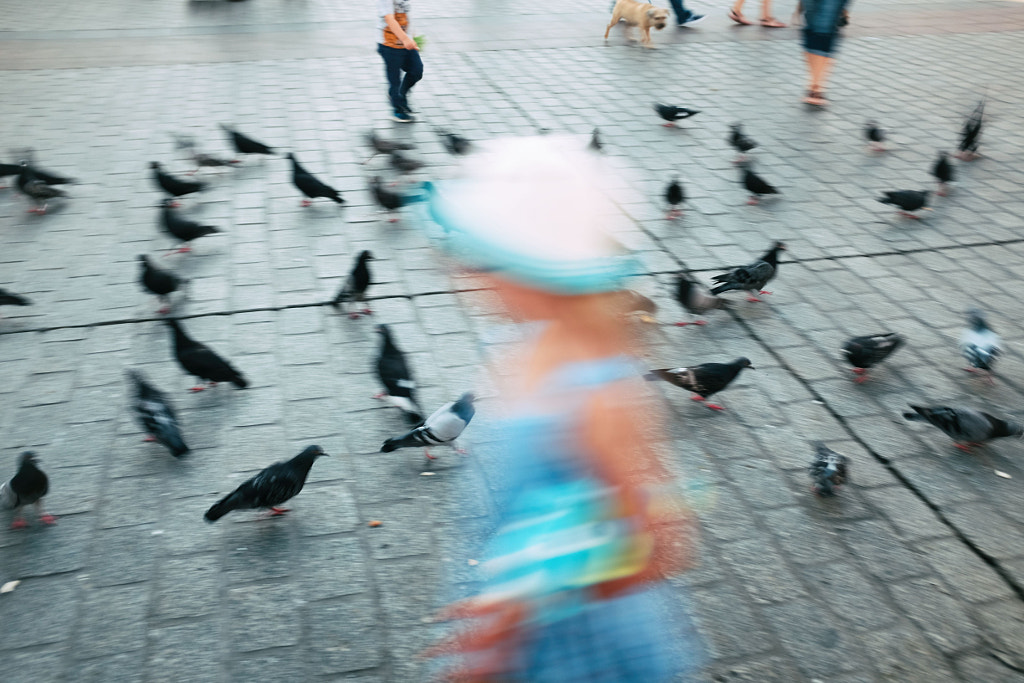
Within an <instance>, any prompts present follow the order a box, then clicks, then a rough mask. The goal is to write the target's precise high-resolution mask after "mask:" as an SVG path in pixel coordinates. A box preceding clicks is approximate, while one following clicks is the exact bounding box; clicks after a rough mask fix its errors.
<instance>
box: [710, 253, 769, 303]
mask: <svg viewBox="0 0 1024 683" xmlns="http://www.w3.org/2000/svg"><path fill="white" fill-rule="evenodd" d="M785 249H786V245H785V244H783V243H782V242H776V243H775V244H773V245H772V247H771V249H769V250H768V251H766V252H765V253H764V255H762V256H761V258H759V259H758V260H756V261H754V262H753V263H751V264H750V265H748V266H741V267H739V268H734V269H732V270H730V271H729V272H728V273H723V274H722V275H715V276H714V277H713V278H711V279H712V280H714V281H715V282H719V283H721V284H719V285H717V286H715V287H714V288H712V290H711V293H712V294H721V293H722V292H730V291H733V290H746V291H748V292H751V294H750V295H749V296H748V297H747V301H760V299H758V298H757V297H756V296H754V294H753V292H758V293H759V294H771V292H767V291H765V290H764V286H765V285H767V284H768V283H769V282H770V281H771V280H772V279H773V278H774V277H775V275H776V274H777V273H778V271H779V252H780V251H785Z"/></svg>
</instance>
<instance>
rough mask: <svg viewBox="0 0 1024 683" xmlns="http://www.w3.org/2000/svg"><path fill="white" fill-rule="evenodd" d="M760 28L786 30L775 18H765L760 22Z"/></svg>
mask: <svg viewBox="0 0 1024 683" xmlns="http://www.w3.org/2000/svg"><path fill="white" fill-rule="evenodd" d="M761 26H763V27H764V28H786V25H785V24H783V23H782V22H781V21H779V20H778V19H776V18H775V17H765V18H764V19H762V20H761Z"/></svg>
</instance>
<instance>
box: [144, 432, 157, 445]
mask: <svg viewBox="0 0 1024 683" xmlns="http://www.w3.org/2000/svg"><path fill="white" fill-rule="evenodd" d="M154 441H156V437H155V436H153V435H152V434H150V435H149V436H147V437H146V438H145V439H143V440H142V443H152V442H154Z"/></svg>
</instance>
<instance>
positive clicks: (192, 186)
mask: <svg viewBox="0 0 1024 683" xmlns="http://www.w3.org/2000/svg"><path fill="white" fill-rule="evenodd" d="M149 167H150V168H151V169H153V180H154V181H156V184H157V185H159V186H160V189H162V190H163V191H164V192H166V193H167V194H169V195H171V196H172V197H184V196H185V195H187V194H192V193H193V192H200V191H202V190H204V189H205V188H206V183H200V182H198V181H194V180H181V179H180V178H175V177H174V176H172V175H171V174H170V173H167V172H165V171H164V170H163V166H161V165H160V162H159V161H151V162H150V163H149Z"/></svg>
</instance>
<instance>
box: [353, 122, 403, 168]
mask: <svg viewBox="0 0 1024 683" xmlns="http://www.w3.org/2000/svg"><path fill="white" fill-rule="evenodd" d="M366 144H368V145H369V146H370V147H373V154H371V155H370V157H369V159H367V160H366V161H364V162H363V163H364V164H365V163H366V162H367V161H369V160H370V159H372V158H373V157H375V156H377V155H378V154H391V153H392V152H394V151H396V150H402V151H406V152H408V151H409V150H411V149H414V146H413V145H412V143H409V142H398V141H395V140H388V139H386V138H382V137H380V136H379V135H377V131H373V130H371V131H370V132H369V133H367V134H366Z"/></svg>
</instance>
